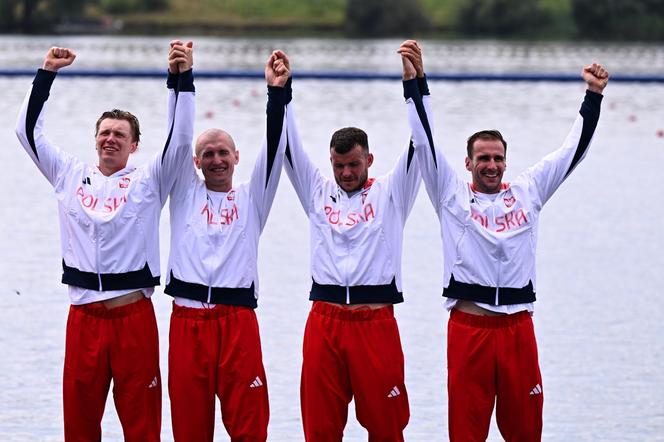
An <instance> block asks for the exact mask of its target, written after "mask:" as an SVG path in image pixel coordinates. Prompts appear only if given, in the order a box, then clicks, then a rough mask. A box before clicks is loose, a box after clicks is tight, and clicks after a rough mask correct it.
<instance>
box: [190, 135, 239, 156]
mask: <svg viewBox="0 0 664 442" xmlns="http://www.w3.org/2000/svg"><path fill="white" fill-rule="evenodd" d="M215 144H217V145H219V144H221V145H223V146H225V147H227V148H228V149H230V150H232V151H233V152H235V142H234V141H233V138H232V137H231V136H230V135H229V134H228V132H225V131H223V130H221V129H208V130H206V131H205V132H203V133H202V134H200V135H199V136H198V138H197V139H196V156H197V157H199V158H200V156H201V153H202V152H203V150H204V149H205V147H206V146H209V145H215Z"/></svg>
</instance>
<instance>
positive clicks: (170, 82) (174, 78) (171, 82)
mask: <svg viewBox="0 0 664 442" xmlns="http://www.w3.org/2000/svg"><path fill="white" fill-rule="evenodd" d="M179 77H180V75H179V74H174V73H172V72H171V71H168V77H167V78H166V87H167V88H169V89H175V88H176V87H178V78H179Z"/></svg>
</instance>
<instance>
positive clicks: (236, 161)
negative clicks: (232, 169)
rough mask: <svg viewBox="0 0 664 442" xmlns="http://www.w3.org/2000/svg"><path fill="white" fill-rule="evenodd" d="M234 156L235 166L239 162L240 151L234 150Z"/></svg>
mask: <svg viewBox="0 0 664 442" xmlns="http://www.w3.org/2000/svg"><path fill="white" fill-rule="evenodd" d="M234 154H235V165H236V166H237V164H238V163H239V162H240V151H239V150H236V151H235V152H234Z"/></svg>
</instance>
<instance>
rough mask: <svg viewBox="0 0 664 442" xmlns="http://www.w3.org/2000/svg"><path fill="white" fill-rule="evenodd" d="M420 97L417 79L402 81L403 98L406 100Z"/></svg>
mask: <svg viewBox="0 0 664 442" xmlns="http://www.w3.org/2000/svg"><path fill="white" fill-rule="evenodd" d="M419 95H420V91H419V88H418V84H417V78H413V79H411V80H404V81H403V97H404V98H405V99H406V100H408V99H409V98H414V97H417V96H419Z"/></svg>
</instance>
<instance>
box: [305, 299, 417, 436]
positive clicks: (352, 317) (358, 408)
mask: <svg viewBox="0 0 664 442" xmlns="http://www.w3.org/2000/svg"><path fill="white" fill-rule="evenodd" d="M303 356H304V360H303V363H302V379H301V385H300V401H301V406H302V420H303V424H304V435H305V438H306V440H307V441H309V442H323V441H334V442H338V441H340V440H341V439H342V437H343V430H344V427H345V426H346V420H347V418H348V404H349V403H350V401H351V399H352V398H353V397H354V398H355V413H356V416H357V420H358V422H359V423H360V424H361V425H362V426H363V427H364V428H366V429H367V430H368V432H369V441H372V442H373V441H385V442H387V441H403V429H404V428H406V425H407V424H408V419H409V417H410V412H409V409H408V395H407V393H406V387H405V385H404V358H403V351H402V350H401V340H400V338H399V329H398V328H397V322H396V320H395V318H394V310H393V307H392V306H389V307H384V308H380V309H375V310H371V309H368V308H367V309H358V310H348V309H344V308H341V307H337V306H334V305H332V304H328V303H325V302H319V301H317V302H314V304H313V306H312V309H311V312H310V313H309V318H308V320H307V325H306V329H305V332H304V346H303Z"/></svg>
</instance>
